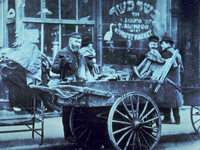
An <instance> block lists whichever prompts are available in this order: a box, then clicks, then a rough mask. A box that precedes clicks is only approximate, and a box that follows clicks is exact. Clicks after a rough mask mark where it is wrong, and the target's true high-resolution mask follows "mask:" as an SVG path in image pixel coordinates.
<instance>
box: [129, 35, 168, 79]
mask: <svg viewBox="0 0 200 150" xmlns="http://www.w3.org/2000/svg"><path fill="white" fill-rule="evenodd" d="M158 42H159V38H158V37H157V36H155V35H152V36H150V37H149V43H148V48H149V51H148V52H147V53H146V54H145V58H144V60H143V61H142V62H141V63H140V65H139V66H135V67H134V68H133V69H134V72H135V73H136V75H137V76H138V77H139V78H140V79H147V78H149V79H152V80H156V79H157V78H159V76H160V74H159V68H160V67H159V66H162V65H160V64H164V62H165V60H164V59H163V58H162V57H161V55H160V53H159V51H158Z"/></svg>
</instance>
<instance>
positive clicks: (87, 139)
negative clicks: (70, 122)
mask: <svg viewBox="0 0 200 150" xmlns="http://www.w3.org/2000/svg"><path fill="white" fill-rule="evenodd" d="M91 132H92V130H90V132H89V134H88V136H87V138H86V141H85V146H86V145H87V142H88V140H89V137H90V135H91Z"/></svg>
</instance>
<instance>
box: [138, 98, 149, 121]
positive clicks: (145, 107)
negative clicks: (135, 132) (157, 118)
mask: <svg viewBox="0 0 200 150" xmlns="http://www.w3.org/2000/svg"><path fill="white" fill-rule="evenodd" d="M148 103H149V101H146V103H145V106H144V109H143V111H142V113H141V114H140V117H139V118H141V117H142V116H143V114H144V113H145V111H146V109H147V105H148Z"/></svg>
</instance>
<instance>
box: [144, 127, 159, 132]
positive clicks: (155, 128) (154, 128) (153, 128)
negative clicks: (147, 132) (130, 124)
mask: <svg viewBox="0 0 200 150" xmlns="http://www.w3.org/2000/svg"><path fill="white" fill-rule="evenodd" d="M142 128H147V129H152V130H156V131H159V129H158V128H157V127H156V126H155V127H150V126H142Z"/></svg>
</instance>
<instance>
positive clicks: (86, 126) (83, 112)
mask: <svg viewBox="0 0 200 150" xmlns="http://www.w3.org/2000/svg"><path fill="white" fill-rule="evenodd" d="M109 109H110V107H92V108H88V107H87V108H86V107H74V108H73V109H72V111H71V114H70V128H71V131H72V134H73V136H74V137H75V138H76V140H77V142H78V143H80V144H81V145H82V146H83V147H84V148H85V149H87V150H89V149H100V148H101V147H102V146H105V144H106V143H108V141H109V140H108V138H106V137H108V136H106V131H107V124H106V122H107V118H108V112H109Z"/></svg>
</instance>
